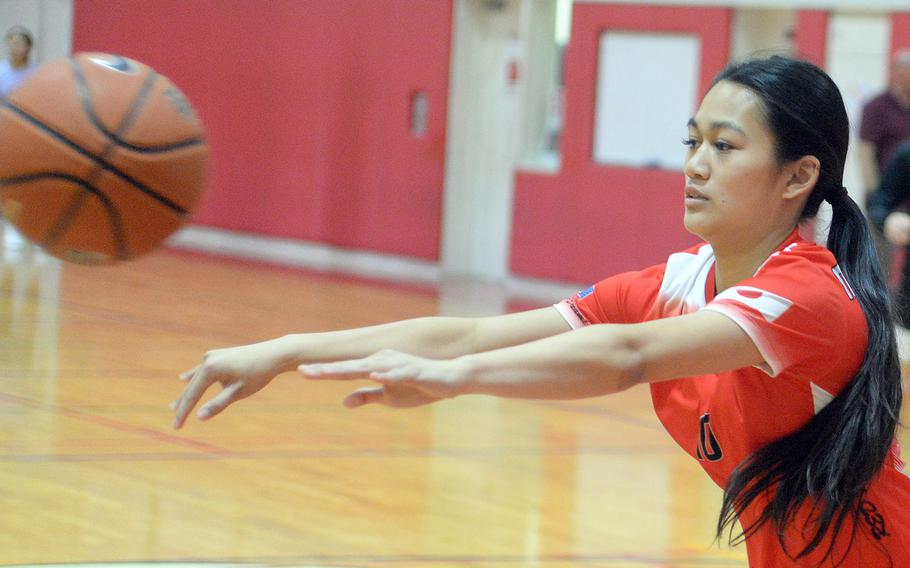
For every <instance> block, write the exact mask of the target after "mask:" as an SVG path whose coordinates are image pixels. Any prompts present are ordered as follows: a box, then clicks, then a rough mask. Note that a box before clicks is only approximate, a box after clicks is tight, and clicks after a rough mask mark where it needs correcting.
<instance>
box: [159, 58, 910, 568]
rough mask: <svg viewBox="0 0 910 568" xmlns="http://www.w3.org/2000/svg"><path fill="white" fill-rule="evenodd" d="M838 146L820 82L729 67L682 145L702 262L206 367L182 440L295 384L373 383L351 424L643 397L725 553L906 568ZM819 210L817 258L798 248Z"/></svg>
mask: <svg viewBox="0 0 910 568" xmlns="http://www.w3.org/2000/svg"><path fill="white" fill-rule="evenodd" d="M848 137H849V132H848V124H847V116H846V112H845V110H844V104H843V101H842V99H841V96H840V93H839V91H838V89H837V87H836V86H835V84H834V83H833V82H832V81H831V79H830V78H829V77H828V76H827V75H825V73H824V72H822V71H821V70H819V69H818V68H816V67H814V66H812V65H810V64H808V63H804V62H800V61H796V60H791V59H787V58H782V57H771V58H768V59H760V60H753V61H747V62H745V63H741V64H736V65H732V66H731V67H729V68H728V69H726V70H725V71H723V72H722V73H721V74H720V75H719V76H718V77H717V79H716V80H715V82H714V84H713V86H712V88H711V89H710V91H709V92H708V93H707V95H706V96H705V98H704V100H703V101H702V104H701V106H700V108H699V109H698V112H697V113H696V115H695V116H694V117H692V119H691V120H690V121H689V124H688V134H687V136H686V137H685V139H684V140H683V143H684V144H685V146H686V147H687V149H688V158H687V161H686V166H685V179H686V183H685V188H684V192H683V193H684V199H685V225H686V228H687V229H688V230H689V231H691V232H692V233H695V234H696V235H698V236H699V237H701V238H702V239H704V241H706V242H705V243H704V244H701V245H698V246H695V247H693V248H691V249H689V250H686V251H683V252H679V253H676V254H673V255H671V256H670V257H669V259H668V260H667V262H666V263H665V264H662V265H659V266H654V267H651V268H647V269H645V270H642V271H640V272H633V273H626V274H621V275H618V276H614V277H611V278H608V279H606V280H603V281H602V282H600V283H598V284H597V285H595V286H593V287H591V288H589V289H587V290H584V291H582V292H579V293H578V294H577V295H575V296H574V297H572V298H570V299H568V300H566V301H564V302H562V303H560V304H557V305H556V306H555V309H554V308H552V307H551V308H545V309H540V310H535V311H530V312H524V313H518V314H511V315H504V316H499V317H492V318H481V319H459V318H421V319H415V320H408V321H402V322H396V323H390V324H387V325H381V326H376V327H369V328H361V329H354V330H349V331H340V332H331V333H318V334H306V335H290V336H286V337H282V338H278V339H275V340H272V341H268V342H263V343H257V344H253V345H247V346H242V347H236V348H232V349H224V350H217V351H212V352H210V353H207V354H206V356H205V358H204V359H203V362H202V364H201V365H199V366H198V367H196V368H195V369H193V370H191V371H189V372H187V373H184V374H183V375H182V378H183V379H184V380H188V381H189V385H188V386H187V387H186V389H185V391H184V393H183V394H182V396H181V397H180V399H179V400H177V401H176V402H175V404H174V408H175V410H176V418H175V421H174V425H175V427H178V428H179V427H180V426H182V425H183V423H184V421H185V420H186V418H187V416H188V414H189V413H190V412H191V411H192V409H193V408H194V407H195V406H196V404H197V403H198V401H199V400H200V398H201V397H202V395H203V393H204V392H205V391H206V389H208V388H209V387H210V386H211V385H213V384H214V383H216V382H218V383H221V384H222V386H223V390H222V391H221V392H220V393H219V394H218V395H217V396H215V397H214V398H213V399H212V400H210V401H209V402H207V403H205V404H204V405H203V406H202V407H201V409H200V410H199V412H198V416H199V417H200V418H202V419H207V418H210V417H212V416H215V415H216V414H218V413H219V412H221V411H222V410H224V408H226V407H227V406H228V405H230V404H231V403H233V402H235V401H237V400H239V399H241V398H244V397H246V396H249V395H251V394H253V393H254V392H256V391H258V390H259V389H261V388H262V387H263V386H265V385H266V384H268V382H269V381H271V380H272V378H273V377H275V376H276V375H277V374H278V373H281V372H284V371H290V370H294V369H295V368H296V369H299V370H300V372H301V373H303V375H304V376H305V377H308V378H310V379H370V380H371V381H373V382H374V383H376V386H373V387H368V388H361V389H359V390H356V391H354V392H353V393H351V394H350V395H349V396H348V397H347V398H346V399H345V404H346V405H347V406H349V407H357V406H361V405H364V404H370V403H380V404H385V405H388V406H392V407H396V408H402V407H412V406H418V405H422V404H428V403H432V402H435V401H438V400H441V399H445V398H452V397H455V396H459V395H462V394H488V395H495V396H502V397H513V398H536V399H573V398H581V397H593V396H600V395H605V394H610V393H614V392H618V391H621V390H623V389H626V388H629V387H631V386H633V385H636V384H638V383H644V382H647V383H650V388H651V393H652V398H653V401H654V407H655V409H656V411H657V414H658V416H659V417H660V420H661V421H662V422H663V424H664V425H665V426H666V428H667V430H668V431H669V432H670V434H671V435H672V436H673V438H674V439H675V440H676V441H677V442H678V443H679V444H680V446H682V448H683V449H684V450H685V451H687V452H689V453H690V454H691V455H692V456H693V457H694V458H695V459H697V460H699V462H700V463H701V465H702V466H703V467H704V469H705V471H706V472H707V473H708V475H710V476H711V478H712V479H714V480H715V481H716V482H717V483H718V484H719V485H720V486H721V487H723V488H724V489H725V497H724V502H723V506H722V509H721V513H720V521H719V524H718V535H721V534H722V533H724V532H725V531H726V529H730V530H731V531H732V530H733V529H734V524H735V521H736V520H738V521H739V522H740V523H741V526H742V530H743V532H742V534H741V535H740V536H739V537H736V538H732V539H731V540H733V541H738V540H740V539H744V540H745V542H746V546H747V550H748V554H749V561H750V565H751V566H754V567H761V568H769V567H778V566H835V565H840V566H851V567H856V566H862V567H864V568H871V567H878V566H896V567H899V566H910V551H908V548H910V534H908V531H910V480H908V479H907V478H906V477H905V476H904V475H903V474H902V473H901V472H900V471H899V469H900V467H901V465H902V464H901V463H900V458H899V454H898V452H897V450H896V449H895V445H894V435H895V429H896V426H897V421H898V414H899V411H900V406H901V385H900V371H899V362H898V357H897V350H896V344H895V338H894V330H893V327H892V321H891V308H890V305H889V300H888V294H887V291H886V289H885V284H884V282H883V279H882V275H881V269H880V266H879V265H878V260H877V257H876V255H875V251H874V249H873V245H872V241H871V237H870V234H869V232H868V230H867V227H866V224H865V220H864V218H863V215H862V213H861V212H860V210H859V209H858V208H857V206H856V204H855V203H854V202H853V201H852V200H851V199H850V197H849V196H848V195H847V191H846V190H845V189H844V188H843V187H842V185H841V180H842V175H843V167H844V160H845V158H846V154H847V142H848ZM823 200H825V201H828V202H829V203H830V204H831V206H832V208H833V221H832V224H831V229H830V235H829V238H828V247H827V248H825V247H821V246H817V245H815V244H814V243H813V242H812V241H811V240H808V239H805V238H803V237H802V236H800V234H799V224H800V221H802V220H804V219H809V218H812V217H814V216H815V214H816V212H817V210H818V208H819V205H820V204H821V202H822V201H823ZM572 328H574V331H571V332H570V333H567V332H568V331H569V330H570V329H572Z"/></svg>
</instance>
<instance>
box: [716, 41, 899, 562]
mask: <svg viewBox="0 0 910 568" xmlns="http://www.w3.org/2000/svg"><path fill="white" fill-rule="evenodd" d="M721 80H728V81H733V82H736V83H739V84H742V85H744V86H746V87H748V88H750V89H752V90H753V91H754V92H755V93H756V94H758V95H759V97H760V98H761V99H762V101H763V103H764V107H765V108H764V110H765V115H766V116H765V120H766V122H767V124H768V127H769V129H770V130H771V131H772V132H773V133H774V135H775V137H776V139H777V145H778V147H777V153H778V159H779V160H780V161H781V162H785V161H789V160H794V159H797V158H799V157H802V156H805V155H814V156H816V157H818V159H819V161H820V162H821V164H822V167H821V175H820V177H819V180H818V182H817V184H816V187H815V188H814V189H813V191H812V193H811V195H810V196H809V198H808V200H807V202H806V205H805V207H804V210H803V214H802V218H810V217H814V216H815V215H816V213H817V211H818V208H819V205H820V204H821V202H822V201H823V200H825V201H828V202H829V203H831V207H832V212H833V217H832V220H831V228H830V230H829V234H828V241H827V246H828V249H829V250H831V252H832V253H833V254H834V257H835V258H836V259H837V262H838V265H839V266H840V269H841V271H842V272H843V274H844V275H845V276H846V278H847V280H848V282H849V283H850V285H851V287H852V289H853V291H854V293H855V294H856V298H857V300H858V301H859V303H860V306H861V307H862V310H863V314H864V315H865V317H866V323H867V327H868V341H867V348H866V355H865V358H864V360H863V362H862V364H861V366H860V368H859V371H858V372H857V374H856V375H855V376H854V377H853V379H852V380H851V381H850V382H849V383H848V384H847V385H846V386H845V387H844V388H843V390H841V392H840V393H839V394H838V395H837V396H836V397H835V398H834V400H833V401H831V402H830V403H829V404H828V405H827V406H825V407H824V408H823V409H822V410H821V411H819V412H818V413H817V414H816V415H815V416H813V417H812V419H810V420H809V422H808V423H806V424H805V425H804V426H803V427H802V428H800V429H799V430H797V431H796V432H793V433H792V434H789V435H787V436H784V437H783V438H780V439H778V440H775V441H773V442H771V443H770V444H768V445H766V446H764V447H762V448H760V449H758V450H757V451H756V452H754V453H753V454H752V455H751V456H749V457H748V458H746V460H744V461H743V462H742V463H741V464H739V466H738V467H737V468H736V469H735V470H734V471H733V473H732V475H731V476H730V479H729V480H728V482H727V486H726V488H725V491H724V499H723V506H722V508H721V512H720V518H719V520H718V525H717V536H718V538H721V537H722V536H723V534H724V533H725V532H726V531H728V530H729V531H730V537H729V540H730V543H731V544H734V545H735V544H738V543H740V542H742V541H743V540H745V539H748V538H749V537H750V536H752V535H753V534H755V533H756V532H757V531H758V530H759V529H760V528H761V527H762V526H764V525H765V524H766V523H768V522H770V523H771V524H772V526H773V528H774V529H775V531H776V533H777V536H778V540H779V541H780V544H781V547H782V548H783V549H784V552H785V553H786V554H787V555H788V556H790V557H791V558H793V559H794V560H796V559H801V558H805V557H806V556H808V555H810V554H812V553H813V552H814V551H816V550H818V549H819V547H820V546H821V544H822V542H823V541H825V539H826V538H827V539H828V544H827V546H826V547H825V548H823V549H821V550H822V551H823V559H824V560H827V559H830V560H831V561H833V562H834V563H835V565H840V564H841V563H842V562H843V558H833V557H832V556H833V553H834V545H835V543H836V542H837V540H838V536H839V535H840V533H841V529H842V528H843V527H844V523H845V522H848V525H847V526H852V528H853V532H852V533H851V535H850V540H849V542H848V544H850V543H852V541H853V538H854V537H855V536H856V533H855V531H856V529H857V526H858V524H857V523H858V521H859V518H860V514H861V512H862V506H863V499H864V496H865V494H866V491H867V490H868V488H869V484H870V483H871V482H872V479H873V478H874V477H875V476H876V475H877V474H878V472H879V471H880V470H881V468H882V467H883V465H884V464H885V460H886V458H887V457H888V454H889V451H890V449H891V446H892V444H893V443H894V435H895V431H896V429H897V424H898V420H899V413H900V408H901V396H902V390H901V376H900V361H899V359H898V353H897V344H896V340H895V332H894V323H893V317H892V308H891V300H890V297H889V293H888V289H887V286H886V284H885V279H884V275H883V272H882V268H881V265H880V264H879V260H878V255H877V254H876V250H875V246H874V243H873V240H872V233H871V231H870V230H869V226H868V224H867V222H866V219H865V217H864V215H863V213H862V211H861V210H860V209H859V207H858V206H857V204H856V203H855V202H854V201H853V199H851V198H850V196H849V195H848V194H847V192H846V190H845V189H844V188H843V187H842V185H841V182H840V180H841V179H842V178H843V164H844V160H845V159H846V154H847V143H848V140H849V127H848V123H847V116H846V111H845V109H844V105H843V100H842V98H841V96H840V92H839V91H838V89H837V86H836V85H835V84H834V82H833V81H831V79H830V78H829V77H828V76H827V75H826V74H825V73H824V72H823V71H821V70H820V69H818V68H817V67H815V66H814V65H811V64H809V63H806V62H802V61H798V60H793V59H788V58H784V57H771V58H768V59H763V60H752V61H747V62H745V63H740V64H735V65H733V66H731V67H729V68H727V69H726V70H724V71H723V72H722V73H721V74H720V76H719V77H718V78H717V79H716V80H715V82H718V81H721ZM804 117H808V119H807V118H804ZM810 120H811V123H810ZM756 500H758V502H757V503H756ZM765 503H767V504H765ZM759 505H761V506H763V507H764V508H763V509H762V510H761V511H760V513H759V514H758V517H757V520H756V521H755V522H753V523H751V524H750V525H748V526H743V530H742V533H740V534H739V535H737V536H734V535H733V533H732V531H733V526H734V524H735V521H736V519H737V516H738V514H739V513H740V512H741V511H743V510H745V509H746V508H748V507H749V506H759ZM805 507H809V513H810V515H809V518H810V521H808V522H809V523H811V524H810V525H808V526H805V527H799V528H800V529H802V534H803V535H805V539H806V540H805V546H804V547H803V548H801V549H800V550H788V549H787V546H786V539H785V534H786V530H787V528H788V527H789V526H790V525H791V524H792V523H793V522H794V521H795V520H796V519H797V518H799V516H798V515H799V514H800V512H805V510H804V508H805ZM845 550H846V549H845ZM844 554H846V552H844Z"/></svg>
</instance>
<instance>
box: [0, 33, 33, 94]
mask: <svg viewBox="0 0 910 568" xmlns="http://www.w3.org/2000/svg"><path fill="white" fill-rule="evenodd" d="M4 40H5V41H6V53H7V58H6V59H4V60H3V61H0V94H2V95H3V96H6V95H7V94H8V93H9V92H10V91H12V90H13V89H15V88H16V87H18V86H19V84H20V83H21V82H22V81H24V80H25V79H26V78H27V77H28V76H29V75H31V74H32V73H33V72H34V71H35V69H36V67H37V66H36V65H35V64H34V63H32V62H31V60H30V56H31V52H32V45H33V44H34V41H33V39H32V34H31V32H29V31H28V30H27V29H26V28H24V27H22V26H13V27H11V28H10V29H9V30H7V32H6V36H5V37H4Z"/></svg>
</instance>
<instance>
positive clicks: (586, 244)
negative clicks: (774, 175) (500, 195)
mask: <svg viewBox="0 0 910 568" xmlns="http://www.w3.org/2000/svg"><path fill="white" fill-rule="evenodd" d="M730 21H731V11H730V10H729V9H726V8H683V7H655V6H630V5H620V4H602V3H590V4H586V3H576V4H575V6H574V8H573V14H572V36H571V39H570V43H569V46H568V49H567V54H566V68H565V82H566V89H565V112H566V116H565V129H564V131H563V133H562V165H561V168H560V171H559V173H557V174H556V175H547V174H539V173H531V172H519V173H518V174H517V176H516V179H515V216H514V221H513V233H512V248H511V269H512V272H513V273H515V274H519V275H524V276H532V277H538V278H547V279H557V280H567V281H574V282H590V281H593V280H596V279H599V278H602V277H604V276H608V275H611V274H615V273H618V272H622V271H626V270H634V269H638V268H643V267H645V266H647V265H649V264H654V263H658V262H662V261H664V260H666V257H667V255H668V254H669V253H671V252H673V251H675V250H678V249H680V248H683V247H686V246H689V245H690V244H692V243H694V242H696V238H695V237H693V236H692V235H690V234H688V233H687V232H686V231H685V228H684V227H683V186H684V178H683V174H682V172H680V171H665V170H652V169H635V168H626V167H612V166H607V165H603V164H597V163H595V162H594V161H593V160H592V157H591V156H592V145H593V139H594V132H593V126H594V106H595V84H596V71H597V52H598V42H599V40H600V36H601V34H602V33H604V32H606V31H608V30H626V31H648V32H668V33H689V34H694V35H697V36H699V37H700V39H701V50H702V51H701V75H700V85H701V92H702V93H704V92H706V91H707V89H708V87H709V85H710V83H711V80H712V78H713V77H714V75H715V74H717V73H718V72H719V71H720V70H721V69H722V68H723V67H724V65H725V64H726V63H727V60H728V57H729V37H730ZM694 111H695V109H693V112H694ZM684 133H685V124H680V125H679V132H678V135H679V136H680V137H682V136H683V134H684ZM676 134H677V132H667V136H674V135H676ZM682 151H683V149H682V148H680V152H682Z"/></svg>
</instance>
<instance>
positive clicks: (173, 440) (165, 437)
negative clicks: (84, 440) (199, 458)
mask: <svg viewBox="0 0 910 568" xmlns="http://www.w3.org/2000/svg"><path fill="white" fill-rule="evenodd" d="M0 401H4V402H9V403H14V404H19V405H22V406H27V407H29V408H34V409H36V410H44V411H51V412H54V413H56V414H60V415H63V416H66V417H68V418H75V419H76V420H81V421H83V422H90V423H92V424H97V425H99V426H104V427H106V428H110V429H112V430H118V431H120V432H129V433H131V434H139V435H140V436H144V437H146V438H151V439H153V440H157V441H159V442H165V443H167V444H171V445H174V446H183V447H186V448H191V449H194V450H197V451H200V452H204V453H207V454H212V455H218V456H223V457H226V456H229V455H230V454H231V452H230V450H227V449H225V448H221V447H218V446H215V445H212V444H209V443H206V442H200V441H199V440H193V439H192V438H187V437H185V436H177V435H174V434H167V433H165V432H161V431H159V430H154V429H152V428H145V427H142V426H134V425H132V424H128V423H126V422H121V421H119V420H113V419H111V418H105V417H103V416H98V415H95V414H88V413H86V412H80V411H78V410H73V409H71V408H66V407H63V406H58V405H54V404H45V403H42V402H38V401H37V400H32V399H30V398H26V397H23V396H16V395H13V394H6V393H0Z"/></svg>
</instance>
